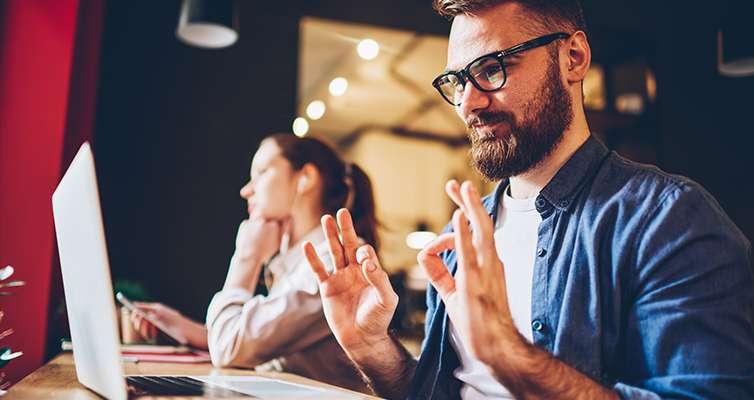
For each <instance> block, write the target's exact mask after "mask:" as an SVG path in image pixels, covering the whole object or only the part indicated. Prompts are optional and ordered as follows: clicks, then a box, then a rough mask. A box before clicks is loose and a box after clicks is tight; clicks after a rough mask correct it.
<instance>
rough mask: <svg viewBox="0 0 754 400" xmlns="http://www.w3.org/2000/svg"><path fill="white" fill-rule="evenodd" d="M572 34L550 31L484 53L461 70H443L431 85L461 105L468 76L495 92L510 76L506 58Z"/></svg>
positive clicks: (477, 86)
mask: <svg viewBox="0 0 754 400" xmlns="http://www.w3.org/2000/svg"><path fill="white" fill-rule="evenodd" d="M569 36H571V35H569V34H567V33H564V32H558V33H551V34H549V35H545V36H540V37H538V38H536V39H532V40H528V41H526V42H523V43H521V44H517V45H515V46H513V47H510V48H507V49H505V50H500V51H495V52H492V53H489V54H485V55H483V56H481V57H478V58H476V59H474V61H472V62H470V63H469V64H468V65H466V67H465V68H464V69H462V70H460V71H447V72H444V73H443V74H442V75H440V76H438V77H437V78H435V80H434V81H432V86H434V87H435V89H437V91H438V92H440V94H441V95H442V98H443V99H445V101H447V102H448V103H450V104H451V105H454V106H460V105H461V99H462V98H463V92H464V89H465V87H466V81H467V80H468V81H469V82H471V84H472V85H474V87H475V88H477V89H479V90H481V91H482V92H494V91H496V90H498V89H500V88H501V87H503V85H505V81H506V80H507V79H508V75H507V74H506V73H505V63H504V62H503V58H505V57H507V56H510V55H511V54H516V53H520V52H522V51H526V50H530V49H533V48H535V47H540V46H544V45H546V44H550V43H552V42H554V41H555V40H558V39H566V38H568V37H569Z"/></svg>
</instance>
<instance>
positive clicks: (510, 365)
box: [490, 338, 619, 400]
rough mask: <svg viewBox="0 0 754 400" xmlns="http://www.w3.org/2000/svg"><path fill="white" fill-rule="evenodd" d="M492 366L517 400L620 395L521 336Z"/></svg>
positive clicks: (499, 352)
mask: <svg viewBox="0 0 754 400" xmlns="http://www.w3.org/2000/svg"><path fill="white" fill-rule="evenodd" d="M519 339H520V341H517V342H516V343H515V344H514V345H509V346H507V348H502V349H500V350H499V351H498V356H497V357H495V359H496V361H493V362H491V363H490V367H491V368H492V370H493V372H494V373H495V375H496V376H497V378H498V379H499V380H500V382H501V383H502V384H503V385H504V386H505V387H506V388H507V389H508V390H509V391H510V392H511V393H512V394H513V395H514V396H515V397H516V398H517V399H615V400H618V399H619V397H618V394H617V393H615V392H614V391H612V390H610V389H608V388H606V387H604V386H602V385H600V384H599V383H598V382H595V381H594V380H592V379H590V378H589V377H588V376H586V375H584V374H582V373H581V372H579V371H577V370H576V369H574V368H572V367H571V366H569V365H568V364H566V363H564V362H562V361H560V360H558V359H557V358H555V357H554V356H553V355H552V354H550V353H548V352H546V351H544V350H542V349H540V348H538V347H536V346H534V345H532V344H529V343H528V342H525V340H524V339H523V338H519Z"/></svg>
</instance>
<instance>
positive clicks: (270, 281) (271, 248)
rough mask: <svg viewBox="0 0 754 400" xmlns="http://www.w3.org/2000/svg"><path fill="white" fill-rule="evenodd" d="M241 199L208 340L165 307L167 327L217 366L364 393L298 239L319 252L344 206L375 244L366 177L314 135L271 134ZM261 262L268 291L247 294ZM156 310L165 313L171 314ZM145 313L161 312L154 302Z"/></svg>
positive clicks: (213, 304) (359, 229)
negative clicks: (325, 218) (329, 222)
mask: <svg viewBox="0 0 754 400" xmlns="http://www.w3.org/2000/svg"><path fill="white" fill-rule="evenodd" d="M241 197H243V198H244V199H245V200H246V201H247V205H248V212H249V218H248V219H246V220H244V221H242V222H241V224H240V226H239V228H238V234H237V236H236V250H235V253H234V254H233V257H232V258H231V261H230V268H229V270H228V275H227V277H226V280H225V285H224V286H223V289H222V290H221V291H220V292H218V293H217V294H215V296H214V298H213V299H212V302H211V303H210V305H209V308H208V311H207V320H206V336H204V337H205V338H206V341H201V338H202V335H204V331H203V329H205V328H204V327H202V326H200V325H199V326H197V325H198V324H197V325H191V324H189V323H187V322H186V320H187V319H186V318H185V317H182V316H180V314H178V313H177V312H175V311H174V310H171V311H173V312H175V313H176V314H177V316H175V315H174V316H173V317H174V318H173V324H183V325H185V326H186V329H189V330H190V331H191V332H193V333H196V335H194V334H193V333H190V332H185V336H186V337H192V338H196V337H198V338H199V339H197V340H196V342H197V343H198V344H199V345H200V346H196V344H194V343H192V344H194V345H195V346H196V347H202V346H201V345H202V344H205V343H206V344H207V346H208V347H209V352H210V355H211V357H212V363H213V364H214V365H216V366H221V367H227V366H235V367H258V369H260V366H261V365H262V364H264V366H263V367H261V368H263V369H265V370H277V371H285V372H291V373H295V374H299V375H302V376H306V377H309V378H312V379H316V380H320V381H324V382H327V383H331V384H334V385H338V386H342V387H346V388H350V389H354V390H359V391H363V392H364V391H368V389H367V387H366V385H365V384H364V383H363V381H362V379H361V377H360V375H359V373H358V372H357V371H356V369H355V368H354V367H353V366H352V364H351V362H350V360H348V357H347V356H346V355H345V353H344V352H343V350H342V349H341V348H340V346H339V345H338V343H337V342H336V341H335V338H334V337H333V335H332V333H331V332H330V329H329V327H328V325H327V322H326V321H325V317H324V314H323V311H322V302H321V300H320V296H319V292H318V290H319V289H318V285H317V279H316V277H315V276H314V274H312V272H311V270H310V268H309V266H308V264H307V261H306V258H305V256H304V253H303V249H302V245H303V243H304V242H307V241H310V242H312V244H314V246H315V249H316V250H317V252H318V253H320V254H325V253H326V252H327V251H328V244H327V241H326V239H325V236H324V234H323V232H322V229H320V218H321V216H322V215H324V214H334V213H335V212H336V211H337V210H338V209H340V208H342V207H346V208H348V209H349V210H350V211H351V214H352V215H353V219H354V225H355V228H356V232H357V234H358V235H359V237H360V238H361V239H362V240H363V241H365V242H366V243H369V244H371V245H373V246H374V247H375V249H377V247H378V243H377V234H376V225H377V222H376V218H375V210H374V198H373V193H372V187H371V183H370V181H369V178H368V177H367V175H366V174H365V173H364V172H363V171H362V170H361V169H360V168H359V167H357V166H356V165H353V164H349V163H347V162H344V161H343V159H342V158H341V157H340V156H339V155H338V154H337V153H336V152H335V150H334V149H333V148H332V147H330V146H328V145H326V144H325V143H324V142H322V141H320V140H318V139H315V138H311V137H305V138H298V137H296V136H293V135H290V134H277V135H273V136H270V137H268V138H266V139H265V140H263V141H262V143H261V144H260V146H259V149H258V150H257V152H256V154H255V155H254V158H253V160H252V164H251V171H250V180H249V182H248V183H247V184H246V185H245V186H244V187H243V188H241ZM328 261H329V263H330V265H328V266H327V267H328V268H330V269H332V268H333V266H332V265H331V262H332V261H331V260H328ZM263 265H266V269H265V272H264V275H265V284H266V285H267V287H268V290H269V294H267V295H256V296H254V294H253V292H254V289H255V288H256V286H257V281H258V279H259V276H260V271H261V269H262V267H263ZM142 306H144V304H142ZM161 307H162V313H163V314H165V312H166V310H170V309H169V308H167V307H165V306H161ZM145 311H146V312H152V314H153V316H154V317H159V315H155V314H154V312H155V309H154V305H152V309H151V310H149V309H145ZM135 321H136V323H137V325H138V327H139V328H140V329H139V330H140V331H141V332H143V333H148V332H147V331H148V329H153V328H151V327H150V324H148V323H145V322H144V321H143V320H141V318H139V317H135ZM165 322H167V323H170V322H169V321H165ZM189 322H190V321H189Z"/></svg>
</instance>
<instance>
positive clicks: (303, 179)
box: [296, 175, 308, 193]
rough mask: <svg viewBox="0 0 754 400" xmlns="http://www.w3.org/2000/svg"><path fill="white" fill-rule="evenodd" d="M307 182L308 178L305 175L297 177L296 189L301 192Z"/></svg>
mask: <svg viewBox="0 0 754 400" xmlns="http://www.w3.org/2000/svg"><path fill="white" fill-rule="evenodd" d="M307 182H308V179H307V177H306V175H303V176H302V177H301V178H299V179H298V188H296V190H297V191H298V192H299V193H301V192H303V191H304V188H305V187H306V184H307Z"/></svg>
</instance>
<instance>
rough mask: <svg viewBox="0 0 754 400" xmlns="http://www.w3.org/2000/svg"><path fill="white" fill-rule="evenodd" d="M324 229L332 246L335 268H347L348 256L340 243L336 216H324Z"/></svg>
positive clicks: (331, 253)
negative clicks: (346, 256)
mask: <svg viewBox="0 0 754 400" xmlns="http://www.w3.org/2000/svg"><path fill="white" fill-rule="evenodd" d="M322 230H323V231H324V232H325V237H327V244H328V245H329V247H330V257H332V263H333V265H334V266H335V269H336V270H337V269H343V268H345V267H346V258H345V256H344V254H343V246H342V245H341V244H340V237H339V236H338V227H337V225H335V218H333V217H332V215H324V216H322Z"/></svg>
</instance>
